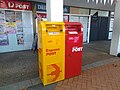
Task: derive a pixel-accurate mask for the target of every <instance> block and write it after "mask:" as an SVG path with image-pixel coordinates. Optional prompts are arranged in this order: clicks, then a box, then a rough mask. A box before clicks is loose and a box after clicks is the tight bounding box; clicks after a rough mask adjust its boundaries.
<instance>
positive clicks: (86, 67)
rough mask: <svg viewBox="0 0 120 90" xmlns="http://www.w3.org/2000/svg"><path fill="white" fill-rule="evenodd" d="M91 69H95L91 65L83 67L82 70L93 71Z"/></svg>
mask: <svg viewBox="0 0 120 90" xmlns="http://www.w3.org/2000/svg"><path fill="white" fill-rule="evenodd" d="M91 68H94V67H93V66H92V65H91V64H88V65H84V66H82V70H87V69H91Z"/></svg>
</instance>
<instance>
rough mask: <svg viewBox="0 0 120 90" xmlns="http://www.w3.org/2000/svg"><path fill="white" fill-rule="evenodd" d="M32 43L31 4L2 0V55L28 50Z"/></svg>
mask: <svg viewBox="0 0 120 90" xmlns="http://www.w3.org/2000/svg"><path fill="white" fill-rule="evenodd" d="M32 43H33V23H32V11H31V4H30V3H29V2H20V1H11V0H9V1H7V0H0V53H3V52H11V51H20V50H28V49H31V48H32Z"/></svg>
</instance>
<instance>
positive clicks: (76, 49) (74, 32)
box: [65, 22, 83, 78]
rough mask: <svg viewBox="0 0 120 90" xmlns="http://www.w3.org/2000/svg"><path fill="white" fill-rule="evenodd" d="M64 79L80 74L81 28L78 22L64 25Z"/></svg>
mask: <svg viewBox="0 0 120 90" xmlns="http://www.w3.org/2000/svg"><path fill="white" fill-rule="evenodd" d="M65 29H66V30H65V34H66V36H65V41H66V42H65V78H70V77H73V76H76V75H79V74H81V70H82V50H83V47H82V43H83V26H82V24H81V23H79V22H66V23H65Z"/></svg>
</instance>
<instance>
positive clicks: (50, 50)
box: [46, 48, 60, 56]
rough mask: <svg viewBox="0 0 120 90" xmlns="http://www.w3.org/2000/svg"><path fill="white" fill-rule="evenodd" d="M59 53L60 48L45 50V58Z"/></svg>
mask: <svg viewBox="0 0 120 90" xmlns="http://www.w3.org/2000/svg"><path fill="white" fill-rule="evenodd" d="M58 51H60V48H55V49H46V56H53V55H56V54H57V53H58Z"/></svg>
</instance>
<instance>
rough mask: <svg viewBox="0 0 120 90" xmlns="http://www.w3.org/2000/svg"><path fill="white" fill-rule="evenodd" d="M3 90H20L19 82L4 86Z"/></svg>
mask: <svg viewBox="0 0 120 90" xmlns="http://www.w3.org/2000/svg"><path fill="white" fill-rule="evenodd" d="M3 90H20V89H19V85H18V83H15V84H10V85H8V86H3Z"/></svg>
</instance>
